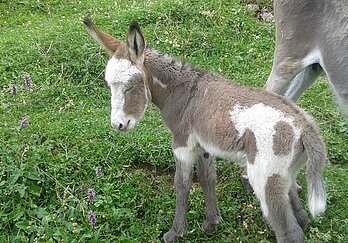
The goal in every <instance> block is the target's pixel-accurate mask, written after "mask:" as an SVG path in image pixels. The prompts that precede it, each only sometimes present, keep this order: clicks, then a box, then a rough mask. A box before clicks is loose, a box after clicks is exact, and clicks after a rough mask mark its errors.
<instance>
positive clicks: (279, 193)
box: [250, 174, 304, 243]
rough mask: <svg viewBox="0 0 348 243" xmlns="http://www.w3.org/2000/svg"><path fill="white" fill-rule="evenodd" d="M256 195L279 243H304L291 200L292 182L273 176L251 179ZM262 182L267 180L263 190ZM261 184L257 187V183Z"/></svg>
mask: <svg viewBox="0 0 348 243" xmlns="http://www.w3.org/2000/svg"><path fill="white" fill-rule="evenodd" d="M250 179H251V180H250V182H251V184H252V185H253V187H254V190H255V194H256V196H257V197H258V198H259V200H260V202H261V208H262V211H263V214H264V216H265V217H266V219H267V220H268V222H269V224H270V226H271V227H272V228H273V230H274V232H275V235H276V238H277V242H278V243H295V242H296V243H298V242H304V233H303V230H302V228H301V227H300V226H299V224H298V223H297V219H296V217H295V215H294V212H293V209H292V205H291V202H290V198H289V186H290V181H289V180H287V179H286V178H284V177H282V176H280V175H277V174H273V175H271V176H269V177H267V176H266V175H265V177H263V178H262V177H259V178H258V180H257V179H255V178H250ZM260 180H265V181H264V182H266V183H265V187H264V188H262V187H261V186H260V185H261V184H263V183H260V182H261V181H260ZM257 182H259V183H260V184H259V185H257V184H256V183H257Z"/></svg>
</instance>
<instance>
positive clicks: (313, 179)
mask: <svg viewBox="0 0 348 243" xmlns="http://www.w3.org/2000/svg"><path fill="white" fill-rule="evenodd" d="M84 23H85V25H86V26H87V30H88V31H89V33H90V34H91V35H92V37H93V38H94V39H95V40H96V41H97V42H98V43H99V44H100V45H101V46H102V47H104V48H105V49H106V50H107V51H108V52H109V53H110V54H111V59H110V61H109V62H108V64H107V67H106V72H105V79H106V81H107V83H108V85H109V86H110V90H111V107H112V111H111V126H112V127H113V128H115V129H118V130H120V131H128V130H130V129H132V128H134V127H135V125H136V124H137V122H138V121H139V119H140V118H141V117H142V116H143V114H144V112H145V110H146V107H147V104H148V103H149V102H150V101H152V102H153V103H154V104H155V105H156V106H157V107H158V108H159V109H160V112H161V116H162V119H163V121H164V123H165V124H166V126H167V127H168V129H169V130H170V131H171V133H172V135H173V142H172V147H173V152H174V156H175V160H176V171H175V180H174V185H175V190H176V207H175V216H174V221H173V225H172V227H171V229H170V230H169V231H168V232H167V233H165V234H164V236H163V239H164V241H165V242H173V241H174V240H176V239H178V238H179V237H182V236H183V235H184V234H185V232H186V230H187V219H186V213H187V208H188V197H189V191H190V188H191V183H192V169H193V165H194V163H197V167H198V168H197V172H198V173H197V174H198V178H199V182H200V184H201V186H202V188H203V192H204V199H205V217H206V219H205V221H204V223H203V225H202V229H203V231H204V233H206V234H212V233H214V231H215V226H216V224H218V223H219V221H220V212H219V209H218V207H217V198H216V191H215V184H216V172H215V157H216V156H219V157H224V158H229V159H231V158H237V159H239V161H240V162H241V163H242V164H244V166H246V170H247V175H248V177H249V179H250V184H251V185H252V187H253V189H254V191H255V195H256V196H257V198H258V199H259V200H260V204H261V209H262V212H263V215H264V216H265V218H266V219H267V221H268V222H269V224H270V225H271V227H272V228H273V230H274V232H275V235H276V238H277V241H278V242H303V241H304V233H303V229H304V228H305V226H306V224H307V221H308V218H307V214H306V212H305V211H304V209H303V208H302V205H301V202H300V200H299V197H298V194H297V190H296V177H297V175H298V172H299V170H300V168H301V167H302V166H303V165H305V164H306V161H307V182H308V198H309V209H310V212H311V214H312V215H313V216H316V215H317V214H319V213H322V212H324V211H325V207H326V195H325V188H324V183H323V179H322V170H323V166H324V163H325V160H326V152H325V151H326V149H325V145H324V143H323V140H322V139H321V137H320V135H319V132H318V130H317V128H316V126H315V124H314V122H313V120H312V118H311V117H309V116H308V115H307V114H305V112H304V111H302V110H301V109H300V108H299V107H297V106H296V105H295V104H293V103H292V102H290V101H286V100H285V99H284V98H282V97H280V96H278V95H275V94H271V93H268V92H267V91H261V90H257V89H253V88H248V87H243V86H240V85H237V84H235V83H233V82H231V81H226V80H225V79H224V78H222V77H220V76H217V75H214V74H210V73H208V72H205V71H202V70H198V69H195V68H192V67H190V66H186V65H184V64H182V63H181V62H177V61H176V60H174V59H173V58H171V57H169V56H168V55H164V54H161V53H159V52H157V51H156V50H153V49H150V48H147V47H146V43H145V39H144V37H143V34H142V33H141V31H140V29H139V27H138V25H137V24H136V23H132V24H131V25H130V27H129V30H128V37H127V42H126V43H121V42H119V41H118V40H117V39H116V38H114V37H112V36H110V35H108V34H106V33H104V32H102V31H100V30H98V29H97V28H96V27H95V26H94V25H93V23H92V22H91V21H90V20H89V19H85V20H84Z"/></svg>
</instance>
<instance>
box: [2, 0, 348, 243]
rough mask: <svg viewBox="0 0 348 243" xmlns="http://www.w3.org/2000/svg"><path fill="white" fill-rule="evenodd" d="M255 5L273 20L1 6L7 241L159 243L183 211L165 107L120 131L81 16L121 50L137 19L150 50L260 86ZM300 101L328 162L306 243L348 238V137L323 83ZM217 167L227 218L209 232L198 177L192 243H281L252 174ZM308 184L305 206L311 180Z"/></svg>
mask: <svg viewBox="0 0 348 243" xmlns="http://www.w3.org/2000/svg"><path fill="white" fill-rule="evenodd" d="M252 2H255V3H257V4H259V5H260V6H262V7H266V8H267V9H268V10H269V11H272V1H270V0H259V1H258V0H231V1H225V0H214V1H213V0H205V1H198V0H189V1H185V0H148V1H145V0H140V1H135V0H114V1H111V0H110V1H105V0H101V1H77V0H73V1H67V0H59V1H58V0H51V1H48V0H12V1H10V0H4V1H0V242H160V240H161V236H162V235H163V234H164V233H165V232H166V231H167V230H169V229H170V227H171V223H172V220H173V217H174V209H175V192H174V187H173V178H174V171H175V165H174V158H173V155H172V152H171V135H170V133H169V132H168V131H167V130H166V128H165V127H164V125H163V123H162V121H161V119H160V116H159V111H158V109H157V108H156V107H155V106H150V107H149V108H148V111H147V113H146V115H145V117H144V118H143V120H142V121H141V122H140V123H139V124H138V126H137V127H136V129H134V130H133V131H131V132H128V133H120V132H117V131H115V130H113V129H111V126H110V92H109V89H108V87H107V85H106V82H105V81H104V69H105V66H106V62H107V60H108V58H109V57H108V54H107V53H106V52H105V51H104V50H102V49H101V48H100V47H99V45H98V44H96V43H95V42H94V40H93V39H92V38H91V37H90V36H89V35H88V33H87V31H86V28H85V26H84V25H83V23H82V20H83V18H84V17H85V16H90V17H91V18H92V19H93V21H94V22H95V23H96V25H97V26H98V27H99V28H100V29H102V30H104V31H106V32H108V33H110V34H112V35H114V36H116V37H118V38H119V39H120V40H125V38H126V33H127V28H128V24H129V23H130V22H131V21H132V20H136V21H138V23H139V25H140V26H141V28H142V31H143V33H144V35H145V38H146V39H147V42H148V44H149V45H150V46H151V47H152V48H155V49H157V50H159V51H161V52H163V53H168V54H170V55H172V56H175V57H177V58H178V59H180V60H183V61H185V62H187V63H189V64H191V65H195V66H198V67H201V68H204V69H207V70H210V71H212V72H214V73H218V74H221V75H223V76H225V77H228V78H229V79H231V80H235V82H237V83H240V84H243V85H248V86H257V87H259V88H260V89H261V88H262V87H263V85H264V83H265V82H266V80H267V77H268V75H269V73H270V71H271V67H272V58H273V50H274V44H275V43H274V41H275V40H274V32H275V26H274V22H270V23H266V22H264V21H262V19H261V18H260V17H259V15H258V14H257V13H255V12H254V11H252V10H249V8H248V7H247V5H248V4H249V3H252ZM25 80H27V81H29V83H28V82H27V83H25ZM28 85H29V86H28ZM299 104H300V106H301V107H303V108H304V109H305V110H306V111H307V112H308V113H310V114H311V115H312V116H314V117H315V119H316V121H317V123H318V125H319V127H320V129H321V133H322V135H323V137H324V139H325V142H326V144H327V149H328V154H329V161H328V164H327V166H326V169H325V172H324V177H325V182H326V186H327V193H328V205H327V211H326V212H325V214H323V215H322V216H320V217H319V218H317V219H315V220H313V219H311V221H310V223H309V225H308V227H307V229H306V232H305V233H306V241H307V242H313V243H314V242H348V208H347V205H348V189H347V188H348V153H347V149H348V139H347V137H348V127H347V125H346V123H345V122H344V119H343V118H342V116H341V114H340V111H339V109H338V108H337V106H336V102H335V99H334V96H333V94H332V91H331V89H330V87H329V85H328V83H327V80H326V78H325V76H322V77H321V78H320V79H319V80H317V81H316V82H315V84H314V85H312V86H311V88H310V89H309V90H308V91H307V92H306V93H305V94H304V95H303V96H302V97H301V99H300V101H299ZM24 119H25V120H24ZM217 168H218V185H217V193H218V200H219V208H220V210H221V214H222V218H223V222H222V223H221V224H219V225H218V231H217V232H216V234H214V235H213V236H205V235H204V234H203V233H202V231H201V229H200V225H201V223H202V222H203V220H204V211H203V207H204V202H203V193H202V189H201V188H200V187H199V185H198V183H197V180H196V178H195V181H194V183H193V187H192V190H191V195H190V208H189V212H188V222H189V229H188V232H187V234H186V235H185V237H184V238H183V239H182V240H181V241H180V242H275V236H274V234H273V232H272V231H271V230H270V228H269V227H268V225H267V223H266V222H265V220H264V219H263V217H262V214H261V210H260V206H259V203H258V201H257V200H256V198H255V197H254V196H253V195H252V194H248V193H246V192H245V191H244V190H243V188H242V185H241V183H240V173H241V170H240V169H239V168H238V167H237V166H236V164H235V163H234V162H233V161H223V160H219V161H218V162H217ZM96 169H99V170H100V171H97V172H98V173H96ZM299 184H301V185H302V186H303V188H304V190H303V191H302V192H301V198H302V202H303V204H304V205H305V207H306V208H307V199H306V198H307V196H306V182H305V170H303V172H302V173H301V175H300V178H299ZM91 188H93V191H94V192H95V197H94V198H93V199H91V197H92V196H91V195H90V199H89V198H88V191H89V190H90V193H91ZM91 211H92V212H93V213H94V214H95V216H96V222H95V225H94V227H93V225H91V224H90V220H89V218H88V214H89V212H91Z"/></svg>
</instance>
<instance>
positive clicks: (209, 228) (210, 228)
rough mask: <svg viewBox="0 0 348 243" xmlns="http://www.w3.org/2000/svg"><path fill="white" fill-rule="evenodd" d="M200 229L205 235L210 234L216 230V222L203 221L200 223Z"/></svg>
mask: <svg viewBox="0 0 348 243" xmlns="http://www.w3.org/2000/svg"><path fill="white" fill-rule="evenodd" d="M202 230H203V233H204V234H205V235H212V234H214V233H215V231H216V224H212V223H210V222H204V223H203V224H202Z"/></svg>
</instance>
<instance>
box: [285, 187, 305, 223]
mask: <svg viewBox="0 0 348 243" xmlns="http://www.w3.org/2000/svg"><path fill="white" fill-rule="evenodd" d="M289 197H290V201H291V205H292V210H293V212H294V215H295V217H296V220H297V223H298V224H299V225H300V226H301V228H302V230H304V229H305V228H306V225H307V223H308V216H307V213H306V211H305V210H304V209H303V207H302V204H301V201H300V198H299V196H298V188H297V184H293V185H292V186H291V188H290V191H289Z"/></svg>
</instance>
